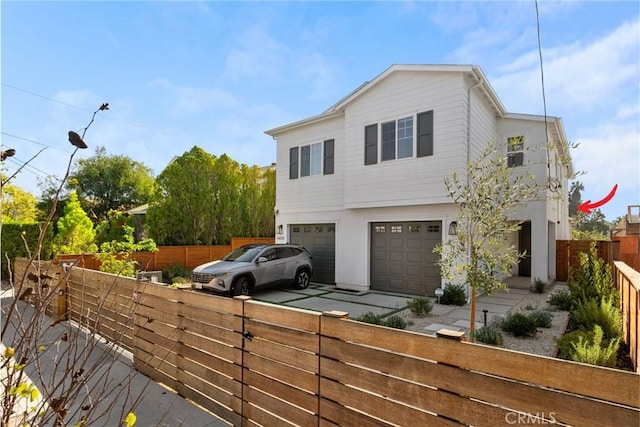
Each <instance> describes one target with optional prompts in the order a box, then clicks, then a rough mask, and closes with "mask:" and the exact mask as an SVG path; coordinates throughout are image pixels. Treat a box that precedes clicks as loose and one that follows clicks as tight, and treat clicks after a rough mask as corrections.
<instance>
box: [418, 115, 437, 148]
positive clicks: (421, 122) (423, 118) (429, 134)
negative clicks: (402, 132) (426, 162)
mask: <svg viewBox="0 0 640 427" xmlns="http://www.w3.org/2000/svg"><path fill="white" fill-rule="evenodd" d="M417 151H418V157H424V156H433V110H431V111H427V112H424V113H420V114H418V150H417Z"/></svg>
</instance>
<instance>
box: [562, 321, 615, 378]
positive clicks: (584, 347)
mask: <svg viewBox="0 0 640 427" xmlns="http://www.w3.org/2000/svg"><path fill="white" fill-rule="evenodd" d="M589 335H590V336H588V337H586V336H585V335H583V336H579V337H578V341H577V342H573V343H572V347H573V348H572V351H571V353H570V358H571V360H573V361H574V362H581V363H588V364H590V365H598V366H608V367H610V368H614V367H615V366H616V357H617V354H618V347H619V346H620V338H613V339H611V340H606V339H605V338H604V332H603V330H602V328H600V326H598V325H595V326H594V327H593V331H592V333H591V334H589Z"/></svg>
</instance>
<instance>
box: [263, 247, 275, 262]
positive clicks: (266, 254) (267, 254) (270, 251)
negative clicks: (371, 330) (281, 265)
mask: <svg viewBox="0 0 640 427" xmlns="http://www.w3.org/2000/svg"><path fill="white" fill-rule="evenodd" d="M260 256H263V257H265V258H266V259H267V261H273V260H274V259H276V250H275V249H273V248H271V249H267V250H266V251H264V252H263V253H262V255H260Z"/></svg>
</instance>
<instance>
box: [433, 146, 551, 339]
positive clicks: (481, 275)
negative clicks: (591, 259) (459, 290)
mask: <svg viewBox="0 0 640 427" xmlns="http://www.w3.org/2000/svg"><path fill="white" fill-rule="evenodd" d="M512 171H513V169H510V168H509V167H508V166H507V158H506V157H505V156H504V155H503V154H502V150H501V149H500V148H499V147H498V146H497V143H496V141H495V140H494V141H492V142H490V143H488V144H487V146H486V148H485V150H484V151H483V152H482V154H480V155H479V156H478V158H477V159H475V160H472V161H471V162H469V164H468V165H467V168H466V175H467V178H466V179H465V178H464V177H460V176H458V174H456V173H455V172H454V173H453V175H452V176H451V177H450V178H446V179H445V185H446V187H447V190H448V191H449V195H450V196H451V198H452V199H453V201H454V202H455V203H456V204H457V205H458V216H457V221H458V234H457V235H456V236H454V237H453V238H452V239H450V240H448V241H447V242H445V243H444V244H442V245H439V246H438V247H437V248H436V249H435V251H436V252H437V253H439V254H440V255H441V257H440V261H439V263H440V267H441V269H442V274H443V276H444V277H446V278H448V279H453V278H454V277H455V276H458V275H462V276H464V277H466V282H467V284H468V285H469V286H470V287H471V322H470V329H471V333H470V336H471V340H473V333H474V329H475V321H473V320H475V296H476V292H477V291H478V290H479V291H481V292H484V293H488V294H490V293H493V292H494V291H496V290H497V289H500V288H504V287H506V285H505V284H504V282H503V281H502V280H501V279H500V278H499V277H500V275H501V274H504V275H510V274H511V269H512V268H513V266H514V265H515V264H516V263H517V262H518V259H519V258H520V257H521V256H522V254H521V253H519V252H518V249H517V248H515V247H514V246H512V245H511V244H509V243H508V241H507V239H506V238H507V235H508V234H509V233H513V232H516V231H518V230H519V228H520V226H519V223H518V222H517V221H510V220H509V218H508V214H509V213H510V212H512V211H513V209H515V208H517V207H518V206H520V205H523V204H525V203H527V202H528V201H532V200H534V199H535V198H536V196H537V195H538V192H539V191H540V187H539V185H538V184H537V183H536V180H535V177H534V176H532V175H530V174H527V173H520V174H516V173H512Z"/></svg>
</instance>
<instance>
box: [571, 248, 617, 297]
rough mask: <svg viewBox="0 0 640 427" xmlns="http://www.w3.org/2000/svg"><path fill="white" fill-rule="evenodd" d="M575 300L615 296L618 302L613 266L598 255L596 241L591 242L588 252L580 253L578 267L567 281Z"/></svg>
mask: <svg viewBox="0 0 640 427" xmlns="http://www.w3.org/2000/svg"><path fill="white" fill-rule="evenodd" d="M567 285H568V286H569V290H570V291H571V296H572V297H573V300H574V301H576V302H577V301H581V300H588V299H596V300H599V299H602V298H609V297H613V298H614V301H613V302H614V305H617V304H618V300H619V295H618V290H617V289H616V288H615V286H614V284H613V279H612V276H611V266H610V265H609V264H607V262H606V261H605V260H603V259H602V258H600V257H599V256H598V253H597V251H596V245H595V243H591V245H590V246H589V251H588V252H580V253H579V254H578V268H576V269H572V270H571V271H570V273H569V280H568V281H567Z"/></svg>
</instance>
